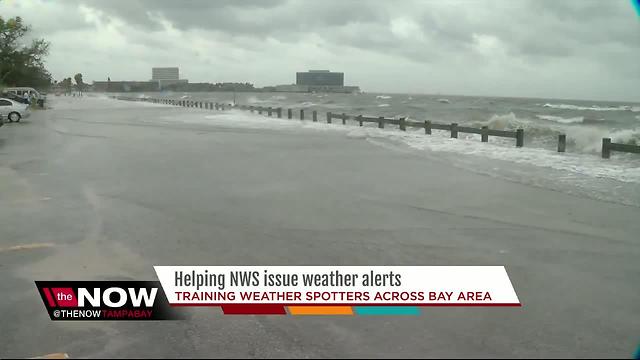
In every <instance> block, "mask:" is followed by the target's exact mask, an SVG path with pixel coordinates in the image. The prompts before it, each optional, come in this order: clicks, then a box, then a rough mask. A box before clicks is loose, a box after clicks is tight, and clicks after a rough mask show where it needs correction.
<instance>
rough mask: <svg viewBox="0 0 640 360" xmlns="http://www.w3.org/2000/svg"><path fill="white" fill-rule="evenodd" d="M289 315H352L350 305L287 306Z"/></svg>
mask: <svg viewBox="0 0 640 360" xmlns="http://www.w3.org/2000/svg"><path fill="white" fill-rule="evenodd" d="M288 308H289V314H291V315H353V309H352V308H351V306H288Z"/></svg>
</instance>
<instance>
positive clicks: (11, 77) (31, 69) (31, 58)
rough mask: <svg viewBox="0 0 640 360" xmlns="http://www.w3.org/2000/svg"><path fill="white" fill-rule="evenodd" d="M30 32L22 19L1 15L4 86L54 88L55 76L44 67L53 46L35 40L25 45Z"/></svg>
mask: <svg viewBox="0 0 640 360" xmlns="http://www.w3.org/2000/svg"><path fill="white" fill-rule="evenodd" d="M30 30H31V27H30V26H27V25H25V24H24V23H23V21H22V18H21V17H19V16H18V17H15V18H9V19H7V20H5V19H4V18H3V17H2V16H0V83H4V84H7V85H11V86H31V87H37V88H46V87H49V86H50V85H51V74H49V72H48V71H47V70H46V68H45V66H44V58H45V56H47V55H48V54H49V43H48V42H46V41H45V40H43V39H34V40H32V41H31V43H30V44H25V43H24V38H25V35H27V34H28V33H29V31H30Z"/></svg>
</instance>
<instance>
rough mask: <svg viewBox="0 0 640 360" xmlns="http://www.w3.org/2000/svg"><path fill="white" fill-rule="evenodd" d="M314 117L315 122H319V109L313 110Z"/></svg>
mask: <svg viewBox="0 0 640 360" xmlns="http://www.w3.org/2000/svg"><path fill="white" fill-rule="evenodd" d="M312 117H313V122H317V121H318V111H317V110H313V113H312Z"/></svg>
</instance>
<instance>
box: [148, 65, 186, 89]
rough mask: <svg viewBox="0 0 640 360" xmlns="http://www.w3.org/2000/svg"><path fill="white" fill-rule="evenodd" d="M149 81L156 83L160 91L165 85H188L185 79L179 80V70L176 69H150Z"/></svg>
mask: <svg viewBox="0 0 640 360" xmlns="http://www.w3.org/2000/svg"><path fill="white" fill-rule="evenodd" d="M151 81H155V82H157V83H158V88H159V89H160V90H162V88H163V87H164V86H167V85H173V84H187V83H189V80H187V79H180V68H178V67H154V68H151Z"/></svg>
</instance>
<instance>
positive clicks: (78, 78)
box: [73, 73, 85, 93]
mask: <svg viewBox="0 0 640 360" xmlns="http://www.w3.org/2000/svg"><path fill="white" fill-rule="evenodd" d="M73 79H74V80H75V81H76V88H77V89H78V91H80V92H81V93H82V90H83V89H84V88H85V84H84V82H83V81H82V74H81V73H77V74H75V75H74V76H73Z"/></svg>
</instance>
